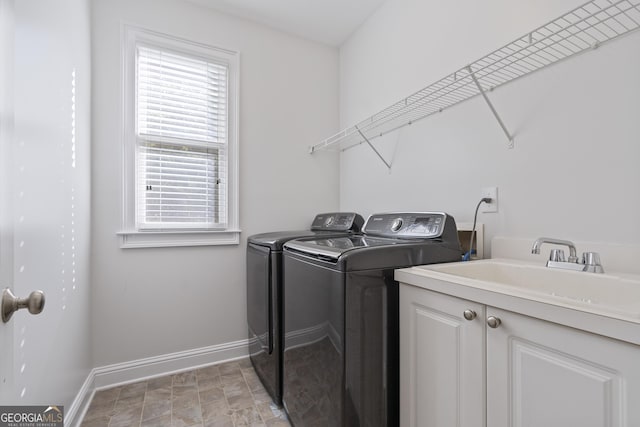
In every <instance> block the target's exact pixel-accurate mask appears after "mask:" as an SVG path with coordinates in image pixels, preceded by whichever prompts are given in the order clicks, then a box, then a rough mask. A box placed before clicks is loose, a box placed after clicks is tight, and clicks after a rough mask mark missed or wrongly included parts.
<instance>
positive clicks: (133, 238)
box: [117, 230, 240, 249]
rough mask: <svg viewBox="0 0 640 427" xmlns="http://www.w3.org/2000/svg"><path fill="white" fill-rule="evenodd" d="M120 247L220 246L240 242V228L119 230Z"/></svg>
mask: <svg viewBox="0 0 640 427" xmlns="http://www.w3.org/2000/svg"><path fill="white" fill-rule="evenodd" d="M117 234H118V236H120V247H121V248H122V249H134V248H166V247H179V246H221V245H238V244H240V230H224V231H181V230H176V231H137V230H133V231H120V232H118V233H117Z"/></svg>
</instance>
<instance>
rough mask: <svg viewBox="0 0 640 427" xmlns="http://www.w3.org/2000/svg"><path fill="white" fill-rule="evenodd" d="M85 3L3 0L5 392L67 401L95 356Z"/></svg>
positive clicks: (0, 165) (13, 398) (1, 348)
mask: <svg viewBox="0 0 640 427" xmlns="http://www.w3.org/2000/svg"><path fill="white" fill-rule="evenodd" d="M88 12H89V2H88V0H56V1H55V2H49V1H47V2H43V1H41V0H0V108H1V110H0V113H1V115H0V290H1V289H4V288H5V287H9V288H11V289H12V290H13V292H14V294H15V295H16V296H18V297H27V296H28V295H29V294H30V293H31V292H32V291H34V290H38V289H41V290H43V291H44V293H45V295H46V303H45V307H44V311H43V312H42V313H41V314H39V315H35V316H34V315H31V314H29V313H28V311H27V310H20V311H18V312H16V313H14V314H13V316H12V318H11V319H10V320H9V322H7V323H2V322H0V381H1V383H0V402H1V404H5V405H9V404H11V405H64V406H65V410H66V412H67V413H68V412H69V411H70V410H71V406H72V405H71V403H72V402H73V401H74V399H75V397H76V395H77V394H78V391H79V390H80V388H81V386H82V383H83V382H84V381H85V380H86V378H87V375H88V373H89V371H90V367H91V359H90V347H89V344H90V334H89V332H90V331H89V324H90V312H89V296H90V294H89V286H88V277H89V271H88V267H89V246H88V244H89V201H90V200H89V188H90V187H89V185H90V174H89V160H90V158H89V154H90V152H89V147H90V145H89V131H90V129H89V123H90V120H89V118H90V117H89V113H90V108H89V100H90V98H89V93H90V86H89V82H90V67H89V65H90V57H89V40H90V38H89V13H88Z"/></svg>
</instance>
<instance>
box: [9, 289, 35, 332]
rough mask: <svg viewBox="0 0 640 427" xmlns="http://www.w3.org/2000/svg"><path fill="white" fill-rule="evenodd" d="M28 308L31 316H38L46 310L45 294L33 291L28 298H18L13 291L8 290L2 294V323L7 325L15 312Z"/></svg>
mask: <svg viewBox="0 0 640 427" xmlns="http://www.w3.org/2000/svg"><path fill="white" fill-rule="evenodd" d="M21 308H26V309H28V310H29V313H31V314H38V313H40V312H42V309H43V308H44V293H43V292H42V291H33V292H31V293H30V294H29V296H28V297H26V298H18V297H16V296H15V295H14V294H13V292H11V289H9V288H6V289H5V290H4V291H3V292H2V321H3V322H4V323H7V322H8V321H9V319H11V316H12V315H13V313H14V312H16V311H18V310H20V309H21Z"/></svg>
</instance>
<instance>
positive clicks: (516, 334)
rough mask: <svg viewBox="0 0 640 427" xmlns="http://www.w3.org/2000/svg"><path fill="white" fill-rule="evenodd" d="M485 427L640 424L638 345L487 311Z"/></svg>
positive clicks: (531, 319) (496, 310) (566, 426)
mask: <svg viewBox="0 0 640 427" xmlns="http://www.w3.org/2000/svg"><path fill="white" fill-rule="evenodd" d="M487 316H494V317H496V318H499V319H500V320H501V323H500V325H499V326H498V327H497V328H495V329H492V328H487V425H489V426H491V427H507V426H509V427H525V426H526V427H541V426H544V427H568V426H580V427H612V426H616V427H617V426H619V427H623V426H625V427H627V426H640V407H639V405H638V403H639V402H640V347H639V346H635V345H632V344H628V343H624V342H621V341H617V340H613V339H610V338H606V337H603V336H600V335H594V334H590V333H587V332H584V331H579V330H576V329H573V328H569V327H566V326H561V325H558V324H555V323H550V322H546V321H543V320H539V319H533V318H530V317H527V316H523V315H519V314H515V313H512V312H508V311H504V310H499V309H495V308H492V307H487Z"/></svg>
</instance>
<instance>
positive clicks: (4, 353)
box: [0, 0, 13, 402]
mask: <svg viewBox="0 0 640 427" xmlns="http://www.w3.org/2000/svg"><path fill="white" fill-rule="evenodd" d="M12 83H13V5H12V4H11V3H10V2H9V1H7V0H0V292H2V290H3V289H4V288H5V287H7V286H10V285H12V284H13V213H12V209H11V205H12V203H11V202H12V193H11V187H10V185H9V180H10V178H11V175H12V173H11V170H12V169H13V166H12V159H11V148H12V140H13V117H12V115H13V95H12V92H13V87H12ZM12 374H13V325H7V326H3V325H0V402H9V401H10V399H9V398H10V385H11V384H12V383H13V376H12Z"/></svg>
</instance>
